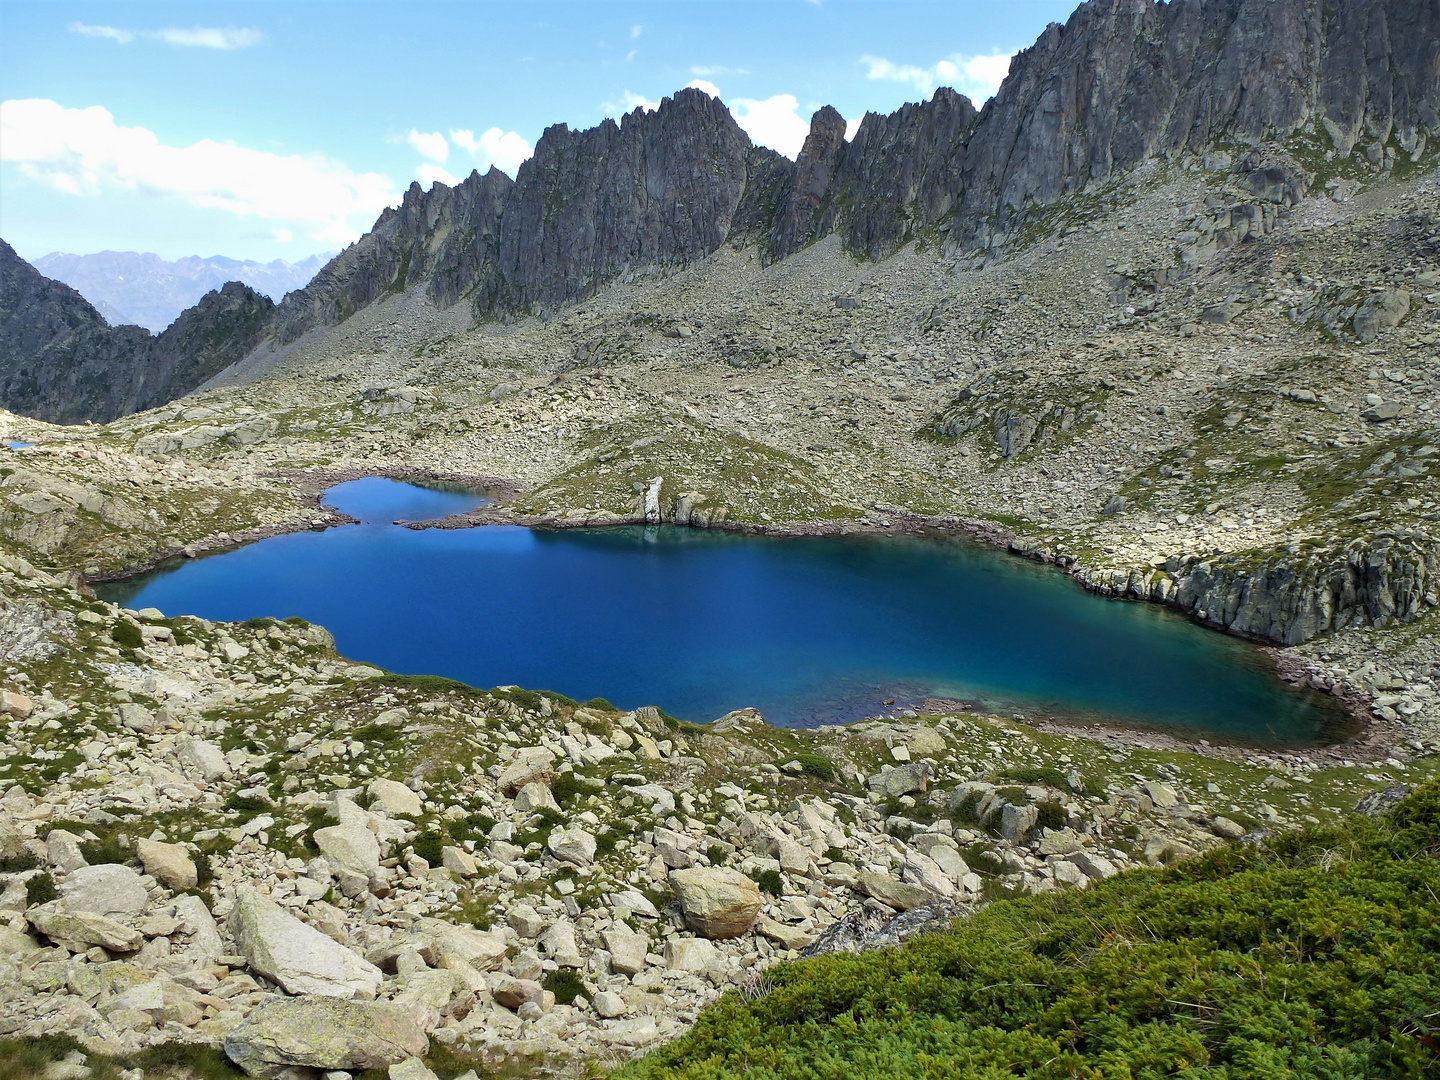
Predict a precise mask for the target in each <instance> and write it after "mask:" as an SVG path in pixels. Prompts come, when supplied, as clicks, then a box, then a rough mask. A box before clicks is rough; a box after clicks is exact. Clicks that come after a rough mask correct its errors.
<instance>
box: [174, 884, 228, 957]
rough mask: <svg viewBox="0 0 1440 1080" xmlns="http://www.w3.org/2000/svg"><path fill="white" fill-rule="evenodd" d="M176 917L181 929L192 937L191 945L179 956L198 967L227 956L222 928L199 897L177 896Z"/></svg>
mask: <svg viewBox="0 0 1440 1080" xmlns="http://www.w3.org/2000/svg"><path fill="white" fill-rule="evenodd" d="M175 915H176V917H178V918H179V920H180V923H181V929H183V930H184V931H185V932H186V933H187V934H189V935H190V941H189V943H188V944H187V945H186V946H185V948H184V949H182V950H181V951H180V952H179V954H178V955H180V956H182V957H184V958H185V959H186V960H188V961H190V962H191V963H192V964H194V965H195V966H196V967H203V966H205V965H207V964H210V963H212V962H213V961H214V960H215V958H216V957H219V956H224V955H226V952H227V950H226V948H225V943H224V942H223V941H222V940H221V938H220V928H219V927H218V926H216V925H215V919H214V917H213V916H212V915H211V914H210V909H209V908H207V907H206V906H205V902H204V901H203V900H201V899H200V898H199V897H198V896H177V897H176V898H175Z"/></svg>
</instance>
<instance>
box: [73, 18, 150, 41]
mask: <svg viewBox="0 0 1440 1080" xmlns="http://www.w3.org/2000/svg"><path fill="white" fill-rule="evenodd" d="M70 32H71V33H72V34H84V35H85V36H86V37H92V38H109V39H110V40H111V41H115V42H119V43H120V44H121V45H128V44H130V42H132V41H134V40H135V35H134V34H133V33H131V32H130V31H129V30H119V29H117V28H116V27H113V26H89V25H87V24H86V23H82V22H73V23H71V24H70Z"/></svg>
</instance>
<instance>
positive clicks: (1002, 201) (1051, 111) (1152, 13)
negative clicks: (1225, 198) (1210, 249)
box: [956, 0, 1440, 246]
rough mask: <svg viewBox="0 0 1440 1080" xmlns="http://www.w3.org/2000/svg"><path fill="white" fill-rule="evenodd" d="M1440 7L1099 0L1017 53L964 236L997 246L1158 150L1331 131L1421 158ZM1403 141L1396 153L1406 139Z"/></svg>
mask: <svg viewBox="0 0 1440 1080" xmlns="http://www.w3.org/2000/svg"><path fill="white" fill-rule="evenodd" d="M1437 52H1440V9H1437V8H1436V6H1435V5H1434V4H1422V3H1415V2H1414V0H1337V2H1333V3H1327V4H1319V3H1315V2H1313V0H1189V2H1176V3H1168V4H1161V3H1156V2H1155V0H1090V2H1089V3H1086V4H1082V5H1081V6H1080V7H1079V8H1077V9H1076V11H1075V13H1074V14H1073V15H1072V16H1071V17H1070V19H1069V21H1068V22H1067V23H1066V24H1065V25H1064V26H1060V25H1058V24H1052V25H1050V26H1049V27H1047V28H1046V30H1045V31H1044V33H1042V34H1041V36H1040V39H1039V40H1038V41H1037V42H1036V43H1035V44H1034V45H1033V46H1031V47H1030V48H1029V49H1026V50H1025V51H1023V52H1021V53H1019V54H1017V55H1016V57H1015V59H1014V61H1013V62H1012V63H1011V65H1010V74H1009V77H1008V78H1007V79H1006V80H1005V82H1004V84H1003V85H1002V86H1001V87H1000V90H999V92H998V93H997V94H996V95H995V97H994V98H992V99H991V100H990V101H989V102H988V103H987V104H986V106H985V109H984V110H983V112H982V113H981V115H980V118H979V121H978V122H977V124H976V125H975V131H974V134H973V136H972V137H971V138H970V140H969V145H968V147H967V152H966V162H965V173H966V176H965V183H964V187H965V198H964V201H963V202H962V204H961V206H960V209H959V214H958V215H957V218H958V220H957V225H959V226H960V228H959V229H958V230H957V231H956V232H957V235H956V240H957V241H958V242H960V243H962V244H964V245H966V246H971V245H975V244H983V243H984V242H985V241H986V239H987V238H988V236H989V234H990V232H991V230H992V228H997V227H998V228H1002V229H1003V228H1005V227H1006V225H1007V224H1008V222H1009V220H1010V219H1013V218H1014V217H1015V216H1016V215H1017V214H1018V213H1020V212H1022V211H1023V210H1024V208H1025V207H1026V206H1027V205H1030V204H1041V205H1044V204H1048V203H1052V202H1054V201H1055V200H1057V199H1059V198H1062V197H1063V196H1065V195H1066V194H1068V193H1070V192H1073V191H1077V190H1080V189H1083V188H1084V187H1085V185H1086V184H1088V183H1090V182H1091V181H1093V180H1104V179H1107V178H1108V177H1110V176H1111V175H1112V174H1113V173H1114V172H1115V171H1116V170H1120V169H1128V168H1132V167H1134V166H1136V165H1138V164H1140V163H1141V162H1143V161H1145V160H1147V159H1149V158H1152V157H1156V156H1170V155H1175V154H1178V153H1183V152H1186V151H1188V152H1191V153H1195V154H1200V153H1203V152H1204V151H1205V150H1206V149H1207V148H1209V147H1213V146H1215V145H1216V144H1222V143H1223V144H1232V145H1233V144H1239V145H1241V146H1254V145H1257V144H1259V143H1261V142H1264V141H1266V140H1284V139H1286V138H1288V137H1289V136H1291V135H1294V134H1295V133H1296V132H1298V131H1300V130H1302V129H1306V128H1310V129H1315V128H1317V127H1323V128H1324V130H1325V131H1327V132H1328V133H1329V134H1330V137H1331V139H1332V140H1333V142H1334V148H1335V152H1336V153H1337V154H1339V155H1342V156H1343V155H1346V154H1348V153H1349V152H1350V150H1351V149H1352V148H1353V147H1354V146H1355V145H1356V142H1357V140H1358V141H1360V142H1361V143H1368V144H1369V146H1370V147H1371V149H1370V150H1369V151H1368V152H1369V153H1370V154H1371V157H1372V160H1375V161H1376V162H1377V163H1379V162H1380V161H1381V160H1383V159H1384V155H1385V150H1384V147H1385V146H1386V145H1387V144H1388V143H1389V142H1390V140H1391V139H1392V137H1393V138H1394V139H1395V141H1397V142H1398V143H1399V148H1400V150H1401V151H1403V152H1406V153H1410V154H1413V155H1414V156H1416V157H1418V156H1419V154H1420V152H1422V151H1423V149H1424V146H1425V140H1426V137H1427V136H1426V132H1427V131H1428V132H1430V133H1434V132H1435V130H1436V129H1437V126H1440V122H1437V114H1436V109H1437V105H1440V68H1437ZM1390 153H1391V154H1392V155H1393V153H1394V150H1393V149H1392V150H1391V151H1390Z"/></svg>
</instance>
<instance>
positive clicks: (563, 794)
mask: <svg viewBox="0 0 1440 1080" xmlns="http://www.w3.org/2000/svg"><path fill="white" fill-rule="evenodd" d="M604 787H605V785H604V784H603V783H602V782H600V781H598V780H596V781H592V780H588V779H586V778H585V777H583V776H581V775H580V774H579V773H575V772H564V773H556V774H555V776H554V777H553V778H552V779H551V781H550V794H552V795H554V796H555V801H556V802H557V803H559V804H560V805H561V806H569V805H570V804H571V803H572V802H574V801H575V800H576V799H578V798H584V797H586V796H589V795H593V794H595V792H597V791H600V790H602V789H603V788H604Z"/></svg>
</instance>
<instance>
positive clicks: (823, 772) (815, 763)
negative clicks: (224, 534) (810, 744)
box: [791, 754, 835, 783]
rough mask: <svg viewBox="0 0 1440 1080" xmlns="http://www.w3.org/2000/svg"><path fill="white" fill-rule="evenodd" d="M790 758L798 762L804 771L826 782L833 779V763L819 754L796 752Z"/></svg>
mask: <svg viewBox="0 0 1440 1080" xmlns="http://www.w3.org/2000/svg"><path fill="white" fill-rule="evenodd" d="M791 760H793V761H798V762H800V765H801V767H802V768H804V770H805V772H806V773H807V774H808V775H810V776H813V777H815V779H817V780H824V781H826V782H827V783H828V782H829V781H831V780H834V779H835V763H834V762H833V761H831V760H830V759H829V758H828V757H823V756H822V755H820V754H796V755H795V757H794V758H792V759H791Z"/></svg>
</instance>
